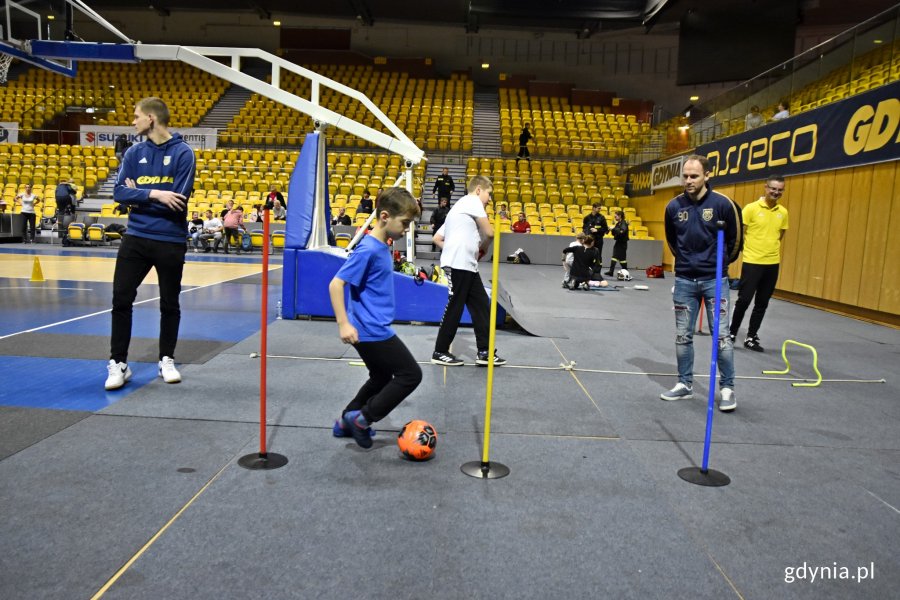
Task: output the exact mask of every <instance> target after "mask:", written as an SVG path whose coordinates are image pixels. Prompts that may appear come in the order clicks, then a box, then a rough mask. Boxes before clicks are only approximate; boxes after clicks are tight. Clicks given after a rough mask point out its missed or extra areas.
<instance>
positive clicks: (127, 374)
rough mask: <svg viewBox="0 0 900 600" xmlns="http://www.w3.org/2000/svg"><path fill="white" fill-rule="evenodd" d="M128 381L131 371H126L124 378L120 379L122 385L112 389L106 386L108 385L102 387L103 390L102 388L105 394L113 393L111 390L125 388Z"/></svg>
mask: <svg viewBox="0 0 900 600" xmlns="http://www.w3.org/2000/svg"><path fill="white" fill-rule="evenodd" d="M129 381H131V369H128V371H126V372H125V377H124V379H122V385H116V386H113V387H110V386H108V385H104V386H103V388H104V389H105V390H106V391H107V392H111V391H113V390H120V389H122V388H123V387H125V384H126V383H128V382H129Z"/></svg>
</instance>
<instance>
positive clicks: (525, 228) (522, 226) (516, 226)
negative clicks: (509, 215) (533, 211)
mask: <svg viewBox="0 0 900 600" xmlns="http://www.w3.org/2000/svg"><path fill="white" fill-rule="evenodd" d="M511 229H512V230H513V231H515V232H516V233H531V225H530V224H529V223H528V221H527V220H526V219H525V213H523V212H520V213H519V220H518V221H516V222H515V223H513V224H512V226H511Z"/></svg>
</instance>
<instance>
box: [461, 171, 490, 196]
mask: <svg viewBox="0 0 900 600" xmlns="http://www.w3.org/2000/svg"><path fill="white" fill-rule="evenodd" d="M476 188H481V189H483V190H492V189H494V184H493V183H491V180H490V179H488V178H487V177H485V176H484V175H476V176H475V177H473V178H472V179H470V180H469V184H468V185H467V186H466V191H467V192H469V193H470V194H474V193H475V189H476Z"/></svg>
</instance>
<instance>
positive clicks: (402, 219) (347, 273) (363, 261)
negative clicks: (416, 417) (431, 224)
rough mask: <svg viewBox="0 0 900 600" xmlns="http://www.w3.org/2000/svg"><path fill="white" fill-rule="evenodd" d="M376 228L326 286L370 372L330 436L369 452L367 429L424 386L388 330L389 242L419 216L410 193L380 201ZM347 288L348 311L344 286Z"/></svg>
mask: <svg viewBox="0 0 900 600" xmlns="http://www.w3.org/2000/svg"><path fill="white" fill-rule="evenodd" d="M375 213H376V215H377V218H376V219H375V221H374V229H373V230H372V231H371V232H370V234H369V235H366V236H363V238H362V240H361V241H360V242H359V245H357V246H356V248H354V249H353V252H352V253H351V254H350V257H349V258H348V259H347V262H346V263H344V266H343V267H341V269H340V270H339V271H338V272H337V275H335V276H334V279H332V280H331V283H330V284H329V286H328V293H329V294H330V296H331V306H332V307H333V308H334V316H335V318H336V319H337V323H338V329H339V332H340V336H341V341H343V342H344V343H345V344H353V347H354V348H355V349H356V351H357V352H358V353H359V356H360V358H362V360H363V362H364V363H365V364H366V367H367V368H368V369H369V379H368V380H367V381H366V382H365V383H364V384H363V386H362V387H361V388H360V389H359V392H357V394H356V397H355V398H353V400H351V401H350V403H349V404H348V405H347V406H346V407H345V408H344V411H343V414H342V415H341V419H340V421H338V422H337V423H336V424H335V427H334V435H335V436H337V437H344V436H348V435H349V436H352V437H353V439H354V440H356V443H357V444H359V445H360V446H362V447H363V448H371V447H372V437H371V435H372V432H371V430H370V428H369V425H371V424H372V423H375V422H377V421H380V420H381V419H383V418H384V417H386V416H387V415H388V414H389V413H390V412H391V411H392V410H394V408H396V407H397V405H398V404H400V403H401V402H402V401H403V400H404V399H405V398H406V397H407V396H409V395H410V394H411V393H412V392H413V390H415V389H416V387H418V385H419V383H420V382H421V381H422V369H421V368H420V367H419V365H418V363H417V362H416V360H415V359H414V358H413V356H412V354H410V352H409V350H408V349H407V348H406V346H405V345H404V344H403V342H401V341H400V338H399V337H397V334H396V333H394V330H393V329H391V322H392V321H393V320H394V279H393V277H394V276H393V273H394V265H393V260H392V258H391V249H390V247H389V246H388V239H392V240H397V239H402V238H403V237H404V236H405V235H406V232H407V230H408V229H409V226H410V223H412V221H413V220H414V219H415V218H416V217H418V216H419V206H418V204H417V203H416V200H415V198H413V196H412V194H410V193H409V192H408V191H406V190H405V189H402V188H396V187H395V188H390V189H389V190H387V191H386V192H384V193H383V194H381V195H380V196H379V197H378V204H377V206H376V207H375ZM348 285H349V286H350V304H349V310H348V307H347V306H346V305H345V302H344V287H345V286H348Z"/></svg>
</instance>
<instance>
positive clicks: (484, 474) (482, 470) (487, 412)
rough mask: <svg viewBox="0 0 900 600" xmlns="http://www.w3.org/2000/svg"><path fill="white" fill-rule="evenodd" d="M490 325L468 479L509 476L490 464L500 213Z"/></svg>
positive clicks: (465, 469) (464, 469)
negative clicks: (475, 453) (478, 446)
mask: <svg viewBox="0 0 900 600" xmlns="http://www.w3.org/2000/svg"><path fill="white" fill-rule="evenodd" d="M491 263H492V266H491V325H490V330H489V331H490V335H489V336H488V365H487V369H488V371H487V391H486V393H485V402H484V441H483V442H482V452H481V461H477V460H473V461H471V462H467V463H465V464H463V465H462V466H461V467H460V470H461V471H462V472H463V473H465V474H466V475H468V476H469V477H476V478H478V479H500V478H501V477H506V476H507V475H509V467H507V466H506V465H504V464H501V463H498V462H491V460H490V456H491V399H492V397H493V395H494V350H495V347H496V344H495V337H496V335H497V280H498V279H499V277H500V212H499V211H497V212H496V213H495V214H494V256H493V259H492V260H491Z"/></svg>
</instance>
